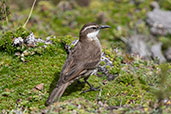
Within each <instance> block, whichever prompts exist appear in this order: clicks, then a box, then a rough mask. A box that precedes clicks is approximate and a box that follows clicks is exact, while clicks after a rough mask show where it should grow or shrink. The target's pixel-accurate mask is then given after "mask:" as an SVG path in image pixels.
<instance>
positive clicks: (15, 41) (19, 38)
mask: <svg viewBox="0 0 171 114" xmlns="http://www.w3.org/2000/svg"><path fill="white" fill-rule="evenodd" d="M23 42H24V40H23V39H22V38H21V37H18V38H15V39H14V45H21V44H22V43H23Z"/></svg>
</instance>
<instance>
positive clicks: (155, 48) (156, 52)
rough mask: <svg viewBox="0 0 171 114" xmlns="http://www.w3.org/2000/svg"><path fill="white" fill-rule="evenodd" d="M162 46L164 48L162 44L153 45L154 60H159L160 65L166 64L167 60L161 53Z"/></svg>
mask: <svg viewBox="0 0 171 114" xmlns="http://www.w3.org/2000/svg"><path fill="white" fill-rule="evenodd" d="M161 46H162V43H157V44H154V45H152V47H151V52H152V56H153V58H154V59H155V58H158V59H159V63H163V62H166V59H165V57H164V56H163V54H162V51H161Z"/></svg>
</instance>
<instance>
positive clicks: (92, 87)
mask: <svg viewBox="0 0 171 114" xmlns="http://www.w3.org/2000/svg"><path fill="white" fill-rule="evenodd" d="M87 79H88V78H85V79H84V82H85V83H87V84H88V85H89V87H90V89H88V90H85V91H82V92H81V94H82V93H86V92H89V91H99V90H100V89H99V88H100V86H98V87H96V88H95V87H94V86H93V85H91V84H90V83H89V82H88V81H87Z"/></svg>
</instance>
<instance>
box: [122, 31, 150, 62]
mask: <svg viewBox="0 0 171 114" xmlns="http://www.w3.org/2000/svg"><path fill="white" fill-rule="evenodd" d="M122 40H123V41H124V43H126V46H127V52H128V53H129V54H137V55H139V56H140V57H141V58H144V59H147V60H150V59H151V51H150V47H149V46H148V45H147V43H146V42H145V40H146V36H143V35H139V34H135V35H133V36H131V37H130V38H127V39H126V38H122Z"/></svg>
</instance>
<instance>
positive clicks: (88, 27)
mask: <svg viewBox="0 0 171 114" xmlns="http://www.w3.org/2000/svg"><path fill="white" fill-rule="evenodd" d="M92 27H97V26H95V25H91V26H88V27H86V28H84V29H83V30H82V32H84V31H85V30H87V29H89V28H92Z"/></svg>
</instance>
